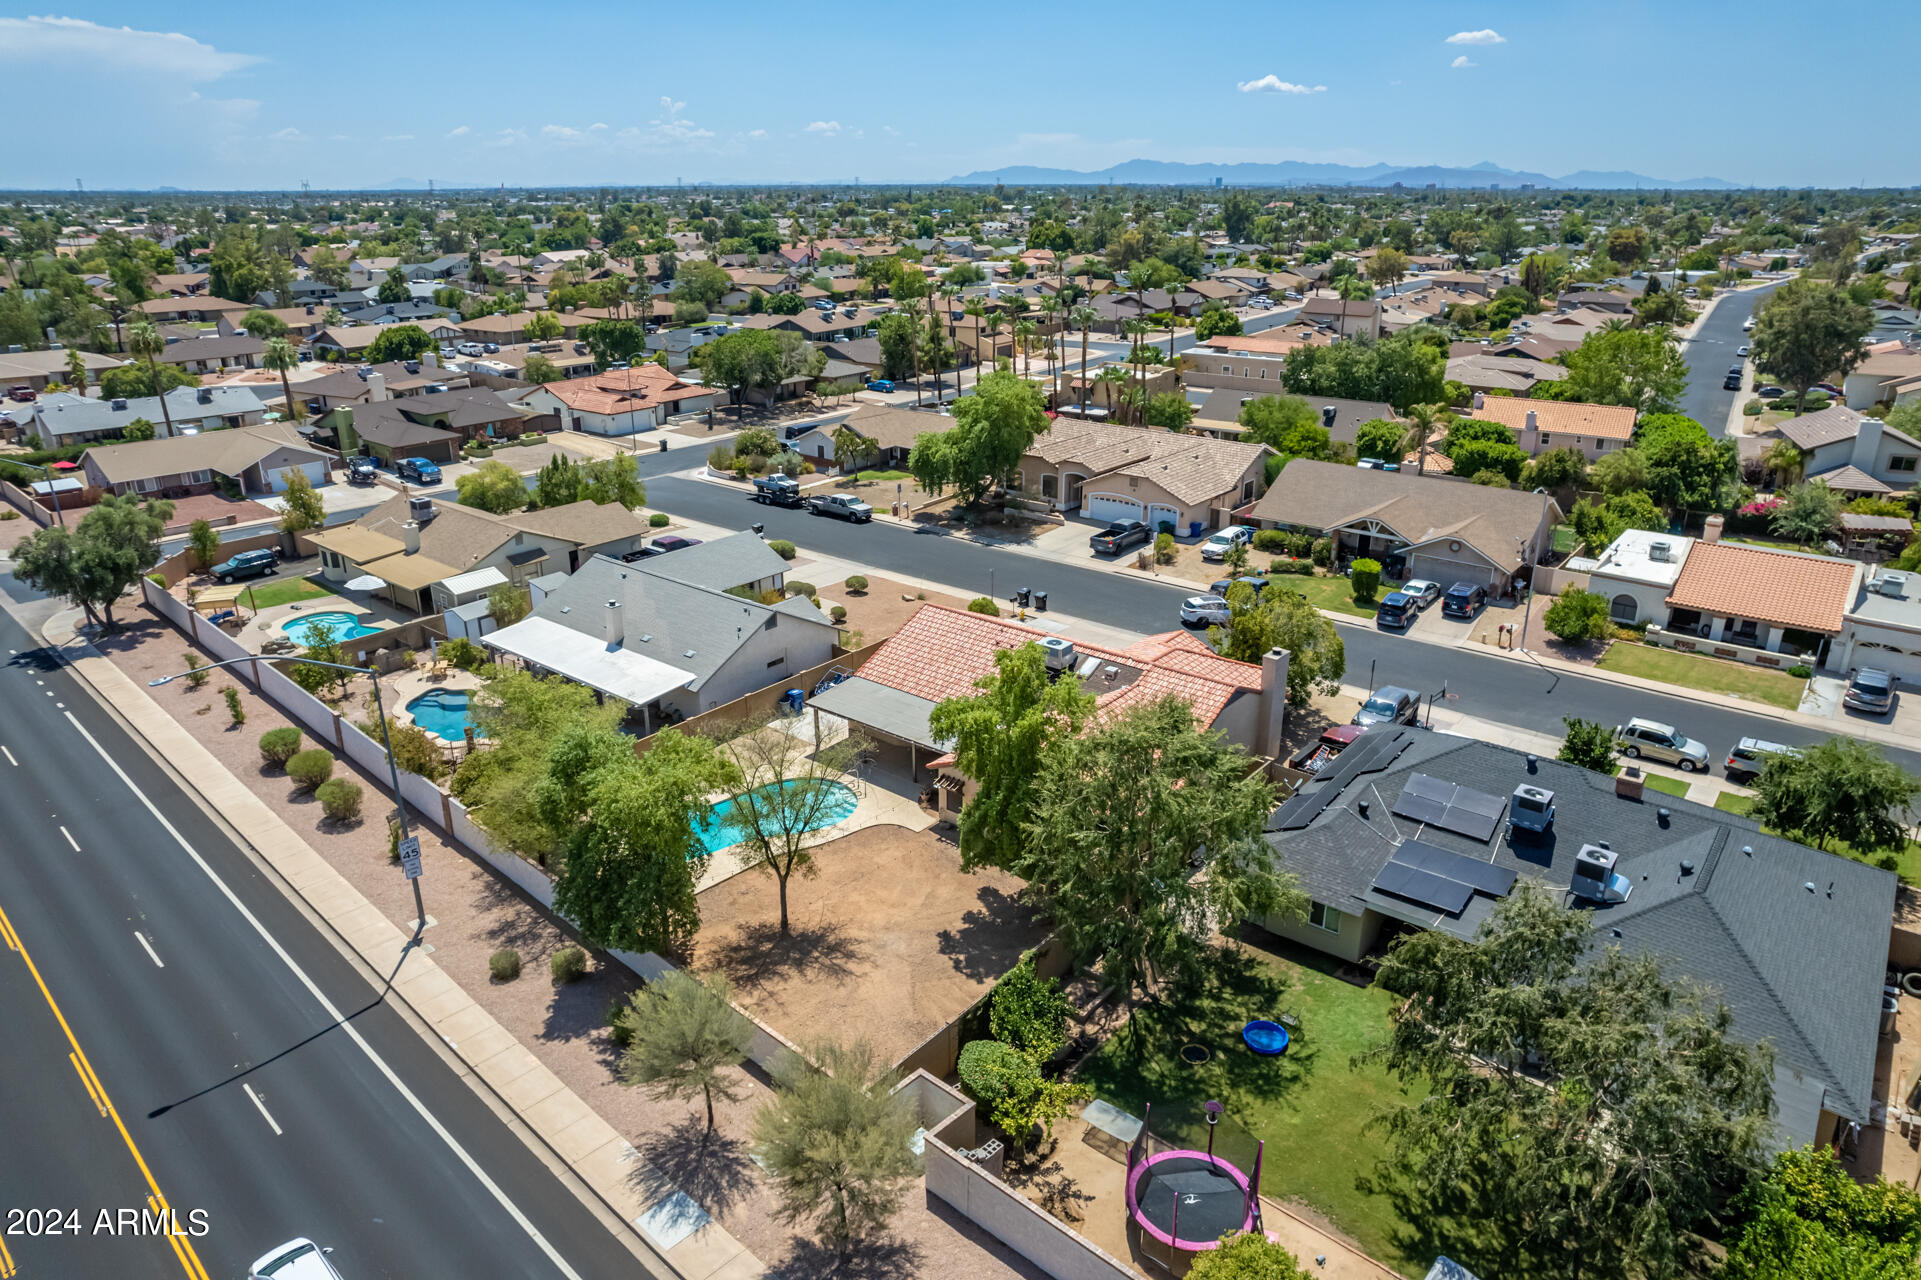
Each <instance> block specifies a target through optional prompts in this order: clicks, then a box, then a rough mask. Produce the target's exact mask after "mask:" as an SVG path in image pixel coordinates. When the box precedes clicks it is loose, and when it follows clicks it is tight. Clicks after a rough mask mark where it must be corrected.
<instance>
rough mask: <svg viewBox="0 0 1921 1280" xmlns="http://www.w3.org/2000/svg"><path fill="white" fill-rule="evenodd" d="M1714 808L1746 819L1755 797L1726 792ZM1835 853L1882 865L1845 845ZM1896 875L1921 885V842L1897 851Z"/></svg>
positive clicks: (1837, 847) (1836, 848)
mask: <svg viewBox="0 0 1921 1280" xmlns="http://www.w3.org/2000/svg"><path fill="white" fill-rule="evenodd" d="M1714 807H1715V808H1717V809H1723V810H1725V811H1727V812H1728V813H1738V814H1740V815H1741V816H1742V817H1744V818H1745V817H1747V816H1748V814H1749V812H1750V811H1751V810H1752V809H1753V808H1754V797H1753V796H1742V795H1736V794H1734V793H1733V792H1731V791H1724V792H1722V793H1721V794H1720V795H1718V796H1716V797H1715V798H1714ZM1763 830H1766V828H1763ZM1833 851H1834V852H1835V853H1838V854H1840V855H1842V856H1843V857H1846V858H1854V859H1856V860H1857V861H1860V862H1873V863H1875V864H1876V865H1877V866H1878V865H1880V864H1879V862H1878V861H1877V860H1876V858H1875V857H1873V856H1869V857H1862V855H1860V854H1858V853H1856V852H1855V851H1854V850H1853V849H1852V848H1850V847H1849V846H1848V845H1846V844H1845V843H1842V844H1837V845H1836V846H1835V847H1834V850H1833ZM1894 874H1896V875H1897V876H1900V877H1901V882H1902V883H1903V884H1911V885H1921V842H1917V841H1914V840H1910V841H1908V843H1907V847H1906V848H1903V849H1900V850H1898V851H1896V853H1895V855H1894Z"/></svg>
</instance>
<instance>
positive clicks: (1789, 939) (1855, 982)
mask: <svg viewBox="0 0 1921 1280" xmlns="http://www.w3.org/2000/svg"><path fill="white" fill-rule="evenodd" d="M1292 469H1293V468H1292V467H1290V468H1289V470H1292ZM1523 787H1525V788H1528V789H1529V791H1528V792H1527V793H1526V795H1527V798H1528V799H1529V801H1530V802H1531V803H1534V804H1539V803H1540V802H1541V800H1542V798H1543V797H1542V796H1541V793H1547V794H1546V796H1545V799H1546V802H1547V803H1548V804H1549V805H1550V806H1551V807H1552V811H1553V817H1552V826H1551V827H1550V828H1549V832H1548V834H1547V835H1546V836H1534V835H1530V834H1529V833H1528V832H1526V831H1524V830H1518V829H1515V828H1513V827H1511V826H1509V825H1507V824H1506V823H1504V822H1503V821H1502V818H1503V816H1504V814H1506V813H1508V812H1509V810H1510V807H1511V806H1513V805H1514V804H1515V803H1516V798H1517V797H1518V796H1520V795H1521V790H1520V789H1521V788H1523ZM1437 797H1439V798H1438V799H1437ZM1653 800H1658V801H1659V803H1658V804H1656V803H1652V801H1653ZM1437 812H1438V814H1439V817H1438V819H1437V817H1436V815H1437ZM1455 815H1459V816H1458V817H1456V816H1455ZM1477 815H1481V816H1479V818H1478V820H1476V819H1477ZM1267 829H1268V835H1267V841H1268V843H1269V845H1270V846H1271V847H1272V848H1273V850H1274V854H1275V859H1276V862H1277V864H1278V865H1279V866H1281V867H1284V868H1285V869H1286V870H1287V871H1288V872H1289V874H1291V875H1293V876H1294V877H1296V878H1297V880H1298V882H1299V885H1300V888H1301V890H1302V892H1304V893H1305V894H1306V895H1307V896H1308V898H1309V899H1310V901H1311V904H1312V905H1311V907H1310V909H1309V911H1308V915H1307V918H1306V919H1305V920H1296V919H1268V920H1262V921H1258V922H1257V923H1260V924H1262V925H1264V926H1265V927H1266V928H1268V929H1269V930H1271V931H1272V932H1275V933H1278V934H1280V935H1282V936H1284V937H1286V938H1289V939H1291V940H1293V941H1296V942H1298V943H1301V944H1303V945H1305V946H1309V947H1312V948H1314V949H1315V950H1317V951H1321V952H1324V953H1326V954H1328V955H1330V956H1334V957H1337V958H1340V959H1343V960H1346V961H1349V962H1352V961H1356V960H1358V959H1360V958H1361V957H1362V956H1364V955H1366V954H1367V953H1368V952H1369V951H1370V950H1372V949H1373V948H1374V947H1375V946H1376V945H1377V944H1378V943H1379V942H1380V940H1381V939H1382V937H1383V935H1384V933H1387V932H1390V931H1393V930H1404V929H1406V928H1410V927H1411V928H1414V929H1434V930H1441V931H1444V932H1446V933H1449V934H1452V935H1454V936H1455V937H1458V938H1472V937H1474V936H1475V933H1476V931H1477V930H1478V929H1479V928H1480V926H1481V925H1482V923H1483V922H1484V921H1486V920H1487V919H1488V917H1489V916H1490V915H1491V914H1492V913H1493V911H1494V909H1495V906H1496V904H1497V903H1498V902H1499V900H1500V899H1501V898H1503V897H1505V896H1506V895H1507V894H1508V893H1510V892H1512V890H1513V886H1514V884H1515V883H1516V882H1517V881H1519V880H1520V879H1521V878H1522V877H1524V876H1525V877H1528V878H1530V879H1532V880H1535V881H1536V882H1537V883H1540V884H1542V885H1544V886H1546V887H1547V889H1548V891H1549V892H1551V893H1553V894H1554V895H1555V896H1556V897H1557V898H1558V899H1559V900H1560V901H1561V902H1562V903H1563V904H1564V905H1565V906H1566V907H1567V908H1568V909H1569V910H1573V911H1580V912H1584V913H1588V914H1589V915H1590V917H1591V918H1592V920H1593V922H1594V925H1595V930H1594V946H1595V949H1596V951H1597V952H1598V950H1599V949H1600V948H1601V947H1622V948H1625V949H1627V950H1628V951H1629V952H1630V953H1633V954H1646V955H1651V956H1652V957H1653V958H1655V959H1656V960H1658V961H1659V962H1660V964H1661V966H1662V968H1663V969H1664V971H1665V972H1666V973H1667V974H1668V975H1669V976H1671V977H1677V978H1691V979H1693V980H1694V981H1696V982H1698V983H1700V984H1701V985H1702V986H1704V987H1706V988H1708V989H1709V990H1711V991H1712V992H1714V993H1715V995H1716V997H1717V998H1718V999H1720V1000H1722V1001H1725V1002H1726V1003H1727V1006H1728V1009H1729V1012H1730V1013H1732V1015H1733V1019H1734V1023H1733V1025H1734V1033H1735V1034H1736V1035H1738V1036H1741V1037H1743V1038H1745V1039H1750V1040H1754V1041H1762V1040H1765V1041H1767V1042H1768V1043H1770V1044H1771V1045H1772V1046H1773V1050H1774V1055H1775V1078H1774V1092H1775V1104H1776V1105H1775V1115H1774V1121H1775V1125H1776V1126H1777V1128H1776V1139H1777V1141H1779V1142H1781V1143H1782V1144H1784V1145H1797V1146H1798V1145H1802V1144H1806V1143H1816V1142H1829V1141H1832V1140H1833V1139H1834V1137H1835V1135H1836V1130H1837V1128H1838V1127H1839V1126H1840V1125H1841V1124H1843V1123H1845V1122H1857V1123H1860V1124H1864V1125H1865V1124H1871V1123H1875V1120H1874V1116H1873V1114H1871V1113H1872V1111H1873V1108H1874V1107H1875V1058H1876V1054H1877V1050H1878V1048H1879V1045H1880V1042H1881V1041H1880V1027H1881V1010H1882V985H1883V983H1884V982H1885V981H1886V974H1887V969H1888V965H1889V947H1890V944H1891V930H1892V925H1893V914H1894V902H1895V891H1896V888H1897V881H1896V879H1895V877H1894V874H1893V873H1892V872H1889V871H1884V870H1882V869H1880V868H1878V867H1871V866H1868V865H1867V864H1865V863H1862V862H1857V861H1855V860H1853V859H1851V858H1843V857H1839V856H1837V855H1835V854H1830V853H1823V852H1821V851H1819V850H1816V849H1810V848H1808V847H1807V846H1805V845H1801V844H1796V843H1795V842H1793V841H1792V840H1788V839H1784V838H1782V837H1780V836H1775V835H1769V834H1767V833H1765V832H1763V831H1762V830H1761V829H1760V827H1759V826H1758V825H1757V824H1756V823H1754V822H1753V821H1751V820H1750V819H1748V818H1745V817H1740V816H1737V815H1735V814H1731V813H1726V812H1723V811H1721V810H1718V809H1714V808H1711V807H1709V806H1706V805H1701V804H1695V803H1692V802H1690V801H1688V800H1685V799H1681V798H1679V797H1675V796H1667V795H1662V796H1658V797H1655V796H1648V795H1644V793H1643V791H1642V784H1641V783H1640V781H1639V780H1638V779H1637V780H1629V779H1616V778H1610V777H1607V776H1606V775H1604V774H1599V773H1595V772H1593V771H1591V770H1588V769H1583V768H1581V767H1580V766H1578V765H1570V764H1564V763H1561V762H1560V761H1557V760H1555V759H1553V758H1552V757H1548V756H1535V755H1529V754H1525V753H1523V752H1521V751H1517V750H1514V749H1513V748H1510V747H1504V746H1497V745H1495V744H1493V743H1487V742H1477V741H1473V740H1469V739H1464V738H1458V737H1453V736H1449V735H1445V734H1437V733H1430V732H1428V731H1427V730H1424V729H1416V728H1409V727H1377V728H1374V729H1370V730H1368V731H1367V732H1366V733H1365V734H1363V735H1362V736H1361V738H1360V739H1359V740H1358V741H1357V742H1356V743H1355V745H1354V746H1352V747H1349V748H1348V749H1347V750H1346V751H1345V752H1343V753H1342V754H1341V756H1340V758H1339V760H1338V761H1337V762H1336V765H1335V766H1334V767H1331V768H1327V769H1323V770H1322V771H1321V772H1320V773H1318V774H1316V775H1314V777H1313V778H1311V779H1310V780H1308V781H1307V782H1305V783H1304V784H1303V785H1302V786H1301V788H1300V790H1298V791H1297V792H1295V794H1294V795H1293V796H1292V797H1291V798H1289V799H1288V800H1287V801H1286V802H1285V803H1283V804H1282V805H1281V806H1280V807H1279V808H1278V809H1276V810H1275V811H1274V813H1273V814H1272V815H1271V816H1270V817H1269V818H1268V821H1267Z"/></svg>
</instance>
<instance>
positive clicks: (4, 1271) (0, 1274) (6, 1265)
mask: <svg viewBox="0 0 1921 1280" xmlns="http://www.w3.org/2000/svg"><path fill="white" fill-rule="evenodd" d="M18 1274H20V1268H18V1267H16V1266H14V1265H13V1255H12V1254H10V1253H8V1252H7V1242H6V1238H5V1237H0V1280H7V1277H8V1276H14V1275H18Z"/></svg>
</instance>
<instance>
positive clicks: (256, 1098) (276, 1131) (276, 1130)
mask: <svg viewBox="0 0 1921 1280" xmlns="http://www.w3.org/2000/svg"><path fill="white" fill-rule="evenodd" d="M240 1087H241V1088H242V1089H245V1090H246V1091H247V1096H248V1097H249V1098H252V1099H253V1104H254V1106H256V1107H258V1108H259V1109H260V1118H261V1119H262V1120H265V1121H266V1122H267V1127H268V1128H270V1129H272V1130H273V1136H274V1137H276V1138H278V1137H279V1136H280V1126H279V1125H277V1124H275V1123H274V1119H273V1117H272V1116H270V1115H268V1114H267V1104H266V1103H264V1102H262V1101H261V1100H260V1095H259V1094H257V1093H255V1092H254V1091H253V1086H252V1085H250V1084H243V1085H241V1086H240Z"/></svg>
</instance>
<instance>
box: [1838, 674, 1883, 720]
mask: <svg viewBox="0 0 1921 1280" xmlns="http://www.w3.org/2000/svg"><path fill="white" fill-rule="evenodd" d="M1841 705H1842V706H1844V707H1846V708H1848V709H1849V710H1850V711H1865V712H1867V713H1868V714H1869V715H1871V716H1878V715H1885V714H1886V713H1888V712H1890V711H1892V710H1894V677H1893V676H1891V675H1889V674H1888V673H1887V672H1885V671H1882V670H1881V669H1879V668H1878V667H1862V668H1861V669H1860V670H1859V671H1857V672H1855V673H1854V679H1852V680H1850V681H1849V682H1848V689H1847V692H1846V693H1844V694H1842V695H1841Z"/></svg>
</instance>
